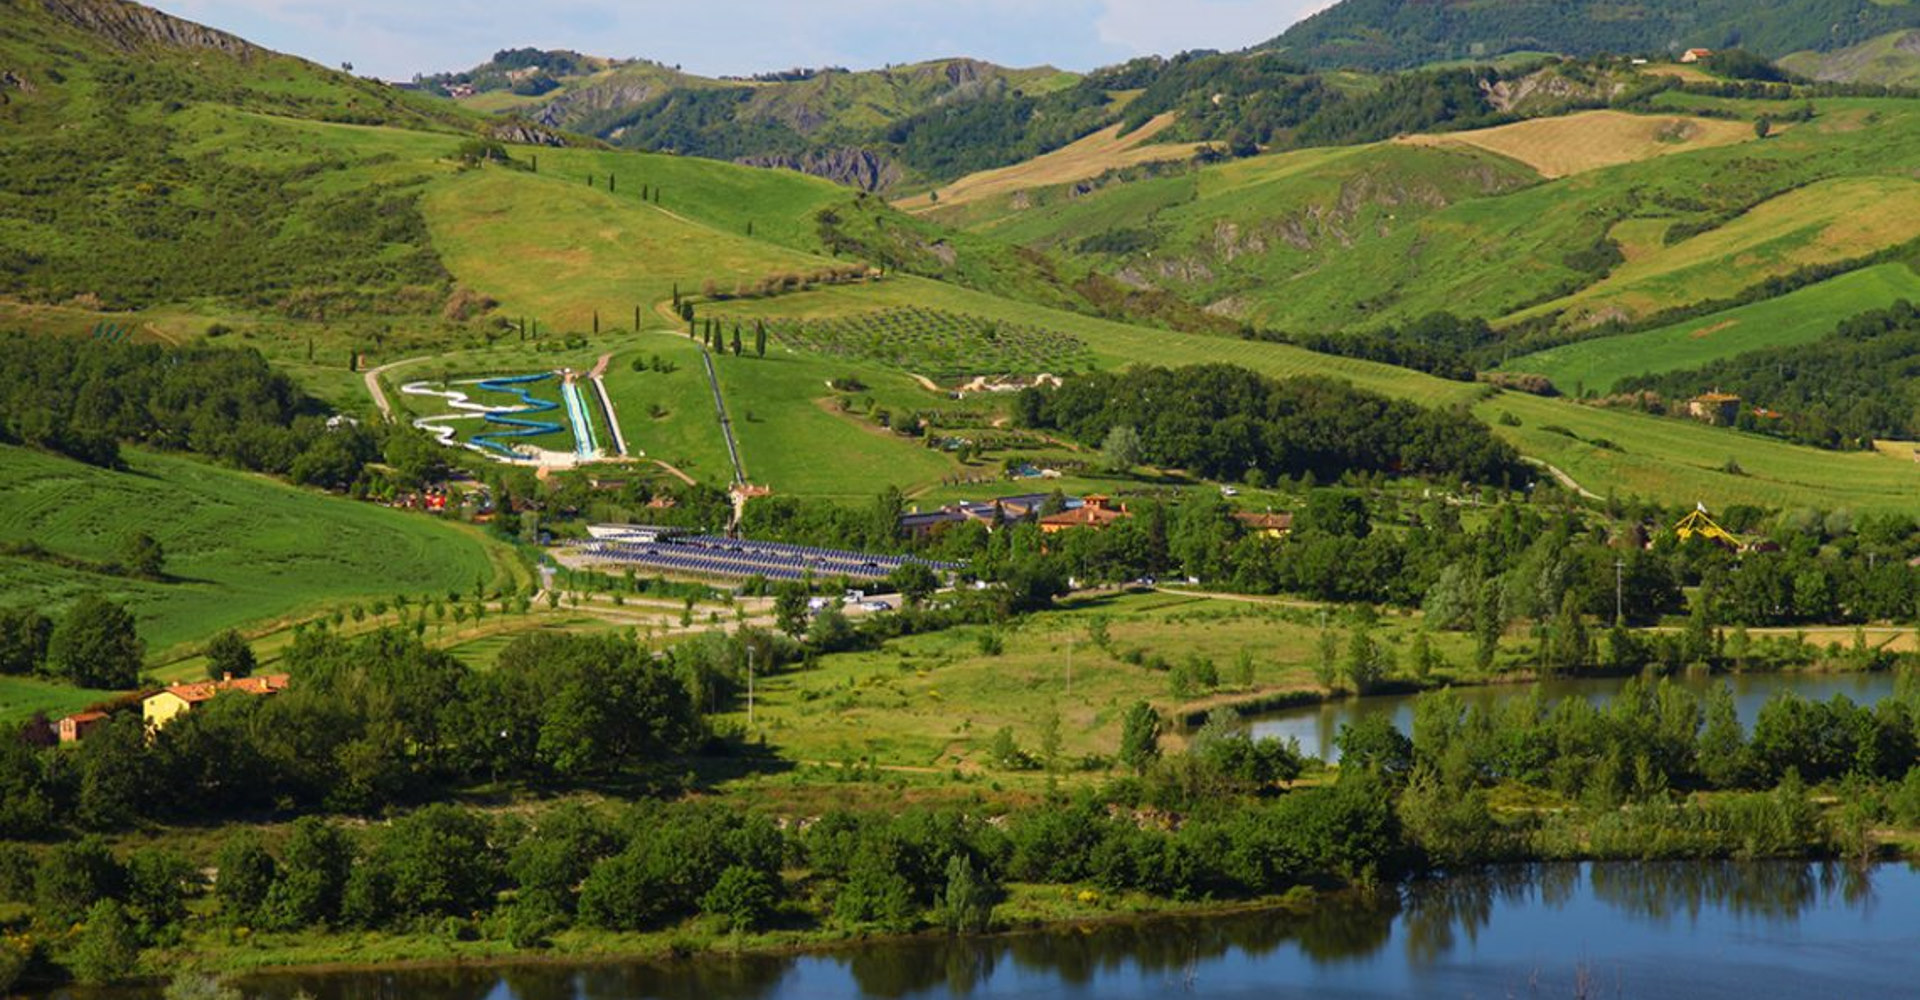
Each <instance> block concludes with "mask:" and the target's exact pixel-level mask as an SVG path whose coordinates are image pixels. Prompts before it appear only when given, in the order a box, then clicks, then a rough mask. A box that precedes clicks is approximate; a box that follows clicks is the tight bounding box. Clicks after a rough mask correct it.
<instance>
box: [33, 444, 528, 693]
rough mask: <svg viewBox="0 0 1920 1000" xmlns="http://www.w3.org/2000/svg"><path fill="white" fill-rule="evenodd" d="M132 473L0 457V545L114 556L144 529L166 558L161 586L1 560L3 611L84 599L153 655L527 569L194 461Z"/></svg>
mask: <svg viewBox="0 0 1920 1000" xmlns="http://www.w3.org/2000/svg"><path fill="white" fill-rule="evenodd" d="M125 455H126V456H127V460H128V463H129V465H130V467H131V468H130V470H129V471H127V472H109V471H106V470H102V469H97V468H94V467H92V466H87V465H82V464H80V463H77V462H73V461H70V460H67V459H64V458H58V457H54V456H50V455H46V454H42V453H39V452H33V451H26V450H23V449H19V448H13V447H0V471H3V472H4V475H0V510H3V511H5V514H4V516H0V540H5V541H8V542H21V541H27V540H32V541H35V542H38V543H39V544H40V545H42V546H44V547H45V548H47V549H49V550H51V551H53V552H55V553H58V554H60V555H64V556H72V557H77V558H81V559H86V560H90V561H106V560H111V559H113V558H114V556H115V553H116V552H117V550H118V548H119V546H120V544H121V541H122V539H123V538H124V537H125V536H126V535H127V534H128V533H130V532H133V531H146V532H148V533H149V534H151V535H152V536H153V537H154V538H156V539H158V540H159V542H160V543H161V545H162V546H164V548H165V549H166V552H167V563H166V568H167V573H168V574H169V576H170V577H171V579H169V580H167V581H164V582H155V581H146V580H133V579H127V578H124V577H118V576H108V575H102V574H98V573H92V572H83V571H79V570H75V569H69V568H63V567H59V566H53V565H49V564H47V563H44V562H38V561H33V560H28V559H23V558H16V557H10V558H5V559H0V594H4V598H0V600H4V601H5V602H6V603H8V604H28V605H33V606H37V607H41V608H44V609H47V610H48V611H51V612H58V611H59V610H60V609H61V608H62V607H64V605H65V604H66V603H67V602H68V601H70V600H71V599H72V598H73V597H74V596H76V595H77V594H80V593H82V592H84V591H89V590H95V591H100V592H102V593H104V594H106V595H107V596H109V597H111V598H113V599H115V600H120V601H124V602H126V603H127V604H128V605H129V606H130V607H131V608H132V610H133V612H134V614H135V616H136V617H137V618H138V620H139V623H140V632H141V636H142V637H143V638H144V639H145V640H146V643H147V647H148V650H149V652H150V654H151V655H153V656H156V657H159V656H164V655H165V654H166V651H167V650H169V649H171V648H173V647H177V646H180V645H182V644H190V643H193V642H196V641H198V640H202V639H204V638H206V637H207V636H209V635H211V634H212V633H214V632H216V631H219V630H220V629H223V628H227V627H231V626H247V625H252V624H258V623H262V622H267V621H272V620H274V619H278V618H281V617H283V616H287V615H294V614H306V613H311V612H314V611H317V610H322V609H325V608H327V607H329V606H337V605H338V604H339V603H341V602H347V601H352V600H358V599H371V598H382V597H385V598H390V597H392V596H393V595H395V594H410V595H421V594H429V593H441V594H444V593H445V592H446V591H448V590H471V589H472V588H473V585H474V582H475V581H476V580H496V579H504V578H505V574H508V573H513V574H519V573H522V572H523V571H522V570H520V569H519V567H518V566H517V564H515V563H513V562H512V557H511V556H510V555H507V554H504V553H500V552H496V551H495V550H494V548H493V547H492V546H490V545H489V544H488V543H486V542H484V541H483V540H482V539H481V538H480V537H479V535H478V534H477V533H476V532H473V531H471V530H469V529H463V528H460V527H457V526H453V525H449V524H444V523H441V522H439V521H436V520H433V519H430V518H427V517H424V516H421V515H416V514H407V513H401V512H398V511H390V510H386V509H384V508H381V507H376V506H374V505H371V504H365V503H356V502H353V501H350V500H346V499H343V498H339V497H330V496H326V495H323V494H320V493H315V492H311V491H307V490H301V489H295V488H293V487H290V486H286V485H284V484H281V483H278V482H275V481H273V480H270V479H267V478H265V477H261V476H255V475H250V474H245V473H239V472H234V471H231V470H228V469H222V468H218V467H215V466H212V465H208V464H205V463H202V462H198V461H195V460H193V459H189V458H182V457H178V456H174V455H165V454H159V453H155V452H145V451H138V450H133V449H128V450H126V451H125Z"/></svg>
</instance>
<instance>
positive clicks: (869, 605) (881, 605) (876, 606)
mask: <svg viewBox="0 0 1920 1000" xmlns="http://www.w3.org/2000/svg"><path fill="white" fill-rule="evenodd" d="M860 609H861V610H862V611H892V610H893V605H892V604H890V603H888V602H886V601H879V600H875V601H861V602H860Z"/></svg>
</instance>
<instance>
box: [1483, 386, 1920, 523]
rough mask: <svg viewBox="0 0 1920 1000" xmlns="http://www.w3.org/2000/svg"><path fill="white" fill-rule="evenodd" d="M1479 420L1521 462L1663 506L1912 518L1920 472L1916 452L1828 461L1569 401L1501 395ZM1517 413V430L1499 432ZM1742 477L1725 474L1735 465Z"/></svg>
mask: <svg viewBox="0 0 1920 1000" xmlns="http://www.w3.org/2000/svg"><path fill="white" fill-rule="evenodd" d="M1474 412H1475V414H1477V415H1478V416H1480V417H1481V418H1482V419H1484V420H1487V421H1489V422H1495V430H1496V431H1498V432H1499V433H1500V434H1501V435H1502V436H1503V437H1506V438H1507V439H1508V440H1510V441H1512V442H1513V443H1514V445H1515V446H1516V447H1518V448H1519V449H1520V450H1521V452H1522V453H1523V454H1526V455H1528V456H1530V457H1533V458H1536V459H1539V460H1542V461H1545V462H1548V463H1551V464H1552V465H1553V466H1554V467H1556V468H1558V469H1560V470H1561V471H1563V472H1565V473H1566V474H1568V475H1569V476H1571V477H1573V479H1574V481H1575V482H1577V483H1579V484H1580V485H1581V486H1582V487H1583V488H1585V489H1587V490H1589V491H1591V492H1594V493H1597V494H1603V495H1604V494H1607V493H1609V492H1617V493H1618V494H1619V495H1620V496H1640V497H1646V498H1648V499H1651V500H1656V501H1659V502H1661V503H1668V504H1675V505H1685V504H1690V503H1705V504H1706V505H1707V506H1708V507H1710V508H1717V507H1722V506H1725V505H1727V504H1736V503H1739V504H1752V505H1754V506H1757V507H1763V508H1770V509H1772V508H1785V509H1794V508H1803V507H1812V508H1819V509H1823V510H1835V509H1847V510H1852V511H1855V512H1861V511H1906V512H1911V511H1912V510H1913V497H1914V491H1915V490H1917V489H1920V464H1915V462H1914V461H1913V458H1912V454H1911V449H1909V450H1908V454H1906V455H1904V456H1902V455H1898V454H1894V453H1889V452H1886V451H1868V452H1831V451H1817V450H1815V449H1812V448H1804V447H1800V446H1796V445H1791V444H1787V443H1785V442H1782V441H1779V440H1777V439H1774V438H1768V437H1761V436H1759V435H1755V434H1743V433H1740V432H1738V431H1732V430H1727V429H1723V428H1717V427H1709V426H1707V425H1705V424H1702V423H1698V422H1696V421H1692V420H1686V419H1681V418H1666V417H1660V418H1655V417H1648V416H1645V415H1643V414H1639V413H1634V412H1628V411H1622V410H1604V409H1599V408H1596V407H1591V406H1582V405H1580V404H1577V403H1572V402H1567V401H1564V400H1552V399H1542V398H1540V397H1538V396H1526V395H1521V394H1518V393H1502V394H1500V395H1499V396H1496V397H1494V398H1492V399H1489V400H1487V401H1485V402H1482V403H1480V404H1479V405H1477V406H1476V407H1475V408H1474ZM1501 414H1511V415H1512V416H1513V417H1515V418H1516V419H1518V420H1519V421H1520V426H1519V427H1511V426H1503V425H1501V424H1500V423H1497V421H1498V420H1499V418H1500V416H1501ZM1729 462H1732V463H1734V464H1735V465H1737V466H1738V467H1739V470H1740V471H1739V472H1737V473H1735V472H1730V471H1728V468H1727V466H1728V463H1729Z"/></svg>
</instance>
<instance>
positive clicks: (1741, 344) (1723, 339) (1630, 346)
mask: <svg viewBox="0 0 1920 1000" xmlns="http://www.w3.org/2000/svg"><path fill="white" fill-rule="evenodd" d="M1900 299H1907V300H1909V301H1920V276H1916V275H1915V274H1914V272H1913V270H1912V268H1910V267H1908V266H1907V265H1906V264H1899V263H1893V264H1881V265H1878V266H1875V267H1870V268H1866V269H1863V270H1860V271H1853V272H1850V273H1848V274H1843V275H1841V276H1839V277H1837V278H1832V279H1829V280H1827V281H1823V282H1820V283H1819V284H1817V285H1811V286H1808V287H1806V288H1802V289H1800V290H1799V291H1796V292H1793V293H1791V294H1788V295H1783V296H1781V297H1780V298H1777V299H1767V300H1765V301H1761V302H1756V303H1753V304H1751V305H1746V306H1741V307H1739V308H1737V309H1728V310H1726V311H1724V312H1717V313H1713V314H1711V315H1707V316H1702V317H1699V318H1697V319H1691V320H1687V321H1686V322H1683V323H1676V324H1674V325H1672V326H1667V327H1661V328H1660V329H1657V330H1648V331H1645V332H1643V333H1633V334H1626V335H1624V336H1619V337H1603V338H1598V339H1594V340H1584V341H1580V342H1578V343H1573V344H1568V345H1566V346H1564V347H1554V348H1549V349H1547V350H1544V351H1539V352H1537V353H1534V354H1529V355H1526V356H1524V357H1519V358H1515V359H1513V360H1512V361H1509V362H1507V363H1506V364H1504V365H1502V366H1500V367H1501V369H1502V370H1505V371H1515V372H1531V373H1535V374H1539V375H1545V376H1547V377H1548V378H1549V379H1552V380H1553V384H1554V385H1555V386H1556V387H1558V388H1559V389H1560V391H1561V392H1564V393H1568V394H1570V395H1578V394H1580V392H1581V391H1582V390H1583V389H1584V390H1587V391H1593V392H1602V393H1604V392H1607V391H1608V390H1610V389H1611V388H1612V387H1613V386H1614V385H1615V384H1616V383H1617V382H1619V381H1620V380H1621V379H1623V378H1626V377H1628V376H1632V375H1645V374H1654V373H1659V372H1668V371H1675V370H1677V369H1682V368H1695V367H1698V366H1700V365H1703V364H1706V363H1707V362H1710V361H1716V360H1719V359H1721V358H1729V357H1733V356H1734V355H1738V354H1744V353H1746V352H1748V351H1757V350H1761V349H1763V348H1768V347H1782V346H1786V345H1790V344H1804V343H1808V342H1810V341H1814V340H1818V339H1820V338H1822V337H1825V336H1826V335H1828V334H1830V333H1832V332H1833V330H1834V327H1835V326H1837V325H1838V324H1839V322H1840V321H1841V320H1843V319H1846V318H1848V317H1850V316H1855V315H1858V314H1860V313H1862V312H1866V311H1868V310H1871V309H1883V308H1886V307H1887V306H1889V305H1892V304H1893V303H1894V302H1895V301H1897V300H1900Z"/></svg>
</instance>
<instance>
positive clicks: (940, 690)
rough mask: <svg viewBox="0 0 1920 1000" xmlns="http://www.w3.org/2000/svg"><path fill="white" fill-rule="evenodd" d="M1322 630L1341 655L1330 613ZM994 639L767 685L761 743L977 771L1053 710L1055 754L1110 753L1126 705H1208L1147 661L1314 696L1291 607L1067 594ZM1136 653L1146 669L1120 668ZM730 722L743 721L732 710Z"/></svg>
mask: <svg viewBox="0 0 1920 1000" xmlns="http://www.w3.org/2000/svg"><path fill="white" fill-rule="evenodd" d="M1096 619H1104V620H1105V621H1106V623H1107V626H1106V627H1107V633H1108V636H1109V640H1108V643H1107V648H1106V649H1104V650H1103V649H1101V648H1100V647H1098V646H1096V645H1095V644H1094V643H1093V641H1092V640H1091V639H1090V637H1089V636H1090V633H1089V626H1090V625H1091V624H1092V623H1093V622H1094V621H1096ZM1332 620H1333V625H1332V627H1333V628H1334V629H1335V630H1336V631H1339V632H1340V633H1341V635H1342V636H1343V645H1342V649H1343V650H1344V648H1345V646H1344V635H1345V632H1344V627H1343V626H1342V625H1341V624H1340V617H1339V615H1338V614H1335V615H1334V616H1333V619H1332ZM1416 622H1417V619H1414V618H1388V619H1384V620H1382V621H1381V622H1380V623H1379V625H1378V626H1377V627H1376V629H1375V637H1376V638H1377V639H1378V640H1380V641H1382V642H1383V643H1385V644H1387V645H1389V646H1395V647H1399V648H1400V649H1402V650H1404V647H1405V643H1406V640H1407V638H1408V636H1409V635H1410V631H1409V630H1410V629H1411V628H1412V627H1414V625H1415V623H1416ZM992 631H993V630H992V629H990V628H988V627H986V626H969V627H965V628H960V629H954V630H951V631H948V632H942V633H938V634H933V635H919V636H910V637H907V638H903V639H896V640H894V641H891V642H889V643H887V644H886V645H885V646H884V647H883V648H881V649H879V650H876V651H872V652H861V653H848V654H840V655H835V656H829V657H826V658H824V659H823V660H821V661H820V663H819V666H818V667H816V668H813V669H806V670H799V671H796V672H793V673H787V674H781V675H779V676H775V677H769V678H765V679H764V680H762V682H761V684H760V686H759V689H758V702H757V705H756V709H755V711H756V717H757V722H758V725H759V727H760V728H761V729H762V730H764V731H765V733H766V736H767V741H768V742H769V743H771V744H773V745H774V746H776V747H778V748H779V750H780V752H781V753H782V754H783V755H785V756H787V757H790V758H792V759H794V760H796V761H827V762H840V761H846V760H851V759H857V758H861V757H871V758H872V759H873V760H874V762H876V763H879V764H882V765H894V766H906V767H918V768H934V769H940V770H945V769H948V768H952V767H959V766H966V767H969V768H971V767H976V766H987V764H988V762H987V760H986V752H987V747H988V745H989V743H990V741H991V740H992V738H993V735H994V733H995V732H996V731H997V730H999V729H1000V728H1001V727H1003V726H1009V727H1012V729H1013V732H1014V737H1015V740H1016V741H1017V742H1018V743H1019V744H1020V745H1021V746H1022V747H1024V748H1026V749H1028V750H1030V751H1037V749H1038V747H1039V745H1040V735H1039V734H1040V725H1041V720H1042V717H1043V716H1044V715H1045V714H1046V713H1047V712H1048V711H1049V710H1050V709H1052V710H1057V711H1058V712H1059V713H1060V718H1061V728H1060V732H1061V738H1062V749H1063V752H1064V753H1065V754H1066V755H1068V756H1069V757H1075V758H1078V757H1082V756H1084V755H1086V754H1092V753H1098V754H1104V755H1108V756H1111V755H1112V754H1113V752H1114V750H1115V748H1116V747H1117V746H1118V743H1119V735H1120V719H1121V715H1122V714H1123V713H1124V712H1125V711H1126V708H1127V706H1129V705H1131V704H1133V703H1134V702H1135V701H1138V700H1143V699H1144V700H1146V701H1149V702H1151V703H1153V705H1154V706H1155V707H1156V708H1159V709H1162V710H1179V711H1187V710H1193V709H1196V708H1201V707H1204V706H1205V705H1206V704H1207V703H1208V702H1209V699H1210V697H1217V694H1216V695H1215V696H1209V695H1207V694H1205V693H1200V692H1195V693H1193V694H1190V695H1188V696H1185V697H1176V696H1175V695H1174V694H1173V693H1172V691H1171V687H1170V682H1169V674H1168V673H1167V672H1166V671H1164V670H1162V669H1157V668H1156V667H1155V666H1153V665H1151V664H1152V663H1153V660H1154V658H1155V657H1158V658H1160V659H1161V660H1164V661H1165V662H1167V663H1170V664H1180V663H1184V662H1186V661H1187V660H1188V659H1189V658H1192V657H1199V658H1203V659H1206V660H1210V661H1212V662H1213V664H1214V665H1215V667H1216V668H1217V669H1218V670H1219V672H1220V675H1221V679H1222V682H1223V686H1222V690H1221V692H1219V693H1218V694H1229V695H1237V696H1251V695H1255V694H1258V693H1261V692H1281V691H1288V690H1305V689H1313V688H1315V684H1314V681H1313V664H1314V663H1315V661H1316V660H1317V653H1316V643H1317V641H1318V638H1319V634H1320V611H1319V610H1318V609H1317V608H1313V607H1309V606H1305V605H1302V604H1300V603H1298V602H1280V601H1276V602H1263V601H1251V600H1244V601H1236V600H1215V599H1210V598H1206V597H1192V596H1183V595H1178V594H1165V593H1141V594H1108V595H1102V596H1088V597H1079V598H1075V599H1073V600H1070V601H1068V602H1067V603H1066V604H1065V605H1063V607H1062V609H1061V610H1059V611H1054V612H1047V613H1043V614H1038V615H1034V616H1032V617H1030V618H1027V619H1024V620H1022V621H1020V622H1019V623H1017V624H1016V625H1014V626H1012V627H1010V628H1009V629H1007V630H1005V631H1004V632H1002V633H1001V636H1002V641H1003V643H1004V647H1003V651H1002V652H1001V653H1000V654H999V655H990V654H987V653H985V652H983V651H982V649H981V645H980V643H981V640H982V637H983V636H985V635H987V634H989V633H990V632H992ZM1465 641H1466V640H1465V638H1464V637H1462V636H1455V635H1437V636H1435V637H1434V647H1435V648H1436V649H1437V650H1439V651H1441V652H1442V653H1443V655H1446V656H1447V657H1448V658H1449V659H1451V660H1452V661H1453V662H1455V663H1464V662H1465V661H1466V660H1467V655H1466V654H1467V647H1466V646H1465V645H1464V643H1465ZM1069 642H1071V643H1072V644H1073V653H1072V656H1073V664H1072V667H1073V679H1072V687H1071V689H1069V687H1068V681H1067V645H1068V643H1069ZM1456 645H1458V648H1457V649H1456V648H1455V646H1456ZM1136 650H1137V651H1138V652H1139V656H1140V658H1141V659H1142V660H1144V661H1146V663H1147V664H1149V665H1144V666H1143V665H1136V664H1134V663H1131V662H1128V661H1127V659H1123V657H1125V658H1131V654H1132V652H1133V651H1136ZM1242 651H1245V652H1246V653H1248V654H1249V655H1250V656H1251V657H1252V658H1253V661H1254V678H1253V685H1252V686H1251V687H1241V686H1240V685H1239V682H1238V680H1237V678H1236V677H1235V674H1236V664H1237V662H1238V659H1239V657H1240V655H1241V653H1242ZM729 718H730V719H732V720H733V721H736V722H740V723H744V722H745V716H744V713H738V714H737V715H735V716H730V717H729Z"/></svg>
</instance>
